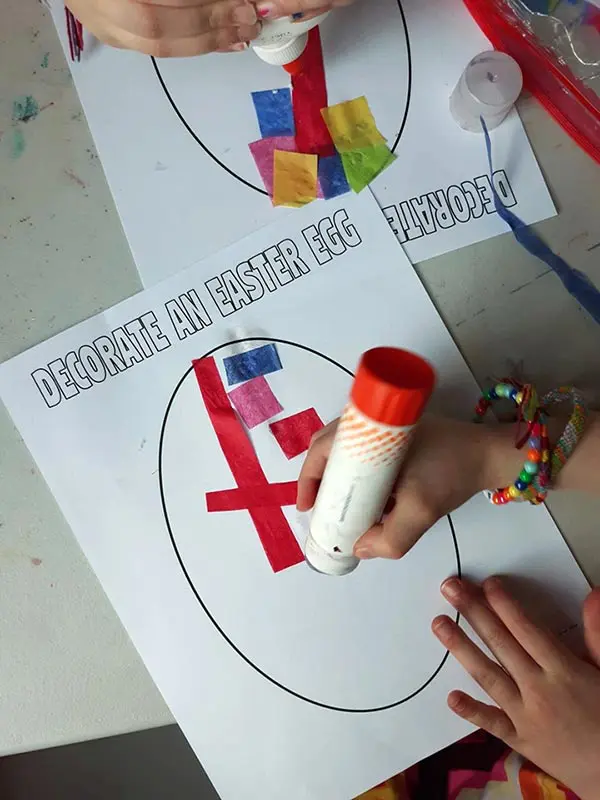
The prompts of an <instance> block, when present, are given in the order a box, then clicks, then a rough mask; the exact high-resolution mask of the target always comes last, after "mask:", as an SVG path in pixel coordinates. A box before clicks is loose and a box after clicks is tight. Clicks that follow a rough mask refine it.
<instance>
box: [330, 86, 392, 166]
mask: <svg viewBox="0 0 600 800" xmlns="http://www.w3.org/2000/svg"><path fill="white" fill-rule="evenodd" d="M321 114H322V116H323V119H324V120H325V124H326V125H327V128H328V129H329V134H330V136H331V138H332V139H333V143H334V144H335V147H336V149H337V151H338V153H347V152H348V151H349V150H361V149H363V148H365V147H372V146H373V145H376V144H385V139H384V137H383V136H382V135H381V133H379V131H378V130H377V125H376V124H375V118H374V117H373V114H372V113H371V109H370V108H369V104H368V103H367V98H366V97H364V96H363V97H357V98H355V99H354V100H348V101H346V102H345V103H338V104H337V105H335V106H329V107H328V108H323V109H322V110H321Z"/></svg>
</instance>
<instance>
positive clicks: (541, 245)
mask: <svg viewBox="0 0 600 800" xmlns="http://www.w3.org/2000/svg"><path fill="white" fill-rule="evenodd" d="M481 125H482V127H483V133H484V135H485V146H486V149H487V155H488V163H489V166H490V177H491V178H492V181H491V184H492V192H493V195H494V205H495V207H496V211H497V212H498V216H499V217H500V218H501V219H502V220H504V222H506V224H507V225H508V226H509V227H510V229H511V230H512V232H513V234H514V236H515V239H516V240H517V242H518V243H519V244H520V245H521V246H522V247H524V248H525V250H527V251H528V252H529V253H531V255H532V256H535V257H536V258H539V259H540V261H543V262H544V264H547V265H548V266H549V267H550V268H551V269H552V270H553V271H554V272H555V273H556V275H558V277H559V278H560V280H561V281H562V285H563V286H564V287H565V289H566V290H567V292H569V294H570V295H571V297H574V298H575V300H577V302H578V303H579V304H580V305H581V306H583V308H585V310H586V311H587V312H588V314H589V315H590V316H591V317H592V318H593V319H594V320H595V321H596V322H597V323H599V324H600V292H599V291H598V289H597V288H596V287H595V286H594V284H593V283H592V281H591V280H590V279H589V278H588V276H587V275H585V274H584V273H583V272H581V270H579V269H575V268H574V267H571V266H569V264H567V262H566V261H565V260H564V259H563V258H561V257H560V256H559V255H557V254H556V253H555V252H554V251H553V250H551V249H550V248H549V247H548V245H547V244H546V243H545V242H544V241H542V239H540V237H539V236H538V235H537V233H535V231H534V230H533V229H532V228H530V227H529V226H528V225H526V224H525V223H524V222H523V220H522V219H519V217H517V215H516V214H513V212H512V211H510V209H508V208H506V206H505V205H504V204H503V202H502V200H501V199H500V197H499V196H498V192H497V191H496V189H495V187H494V181H493V176H494V168H493V166H492V142H491V139H490V134H489V131H488V129H487V125H486V124H485V120H484V119H483V117H481Z"/></svg>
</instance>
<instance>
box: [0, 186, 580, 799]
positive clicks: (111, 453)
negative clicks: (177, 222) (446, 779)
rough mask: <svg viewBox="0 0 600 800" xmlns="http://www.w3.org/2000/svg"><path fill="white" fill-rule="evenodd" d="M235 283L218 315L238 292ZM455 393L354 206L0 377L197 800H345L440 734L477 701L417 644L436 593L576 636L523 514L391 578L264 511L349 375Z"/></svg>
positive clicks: (294, 217) (283, 497)
mask: <svg viewBox="0 0 600 800" xmlns="http://www.w3.org/2000/svg"><path fill="white" fill-rule="evenodd" d="M241 274H244V275H245V277H246V280H247V281H249V280H250V279H252V280H253V286H254V288H253V290H252V292H251V293H244V291H243V290H242V288H241V283H240V282H239V278H238V276H239V275H241ZM381 344H386V345H397V346H402V347H406V348H409V349H411V350H413V351H416V352H419V353H421V354H422V355H424V356H425V357H427V358H429V359H430V360H431V361H432V362H433V364H434V366H435V368H436V370H437V372H438V376H439V385H438V388H437V390H436V395H435V398H434V399H435V403H436V404H437V405H438V407H441V408H443V409H444V410H445V411H446V412H447V413H448V414H452V413H460V412H461V411H462V412H463V413H468V409H469V408H471V407H472V405H473V403H474V402H475V400H476V397H477V394H478V389H477V387H476V385H475V382H474V380H473V378H472V376H471V375H470V373H469V371H468V369H467V367H466V365H465V363H464V361H463V360H462V358H461V356H460V354H459V352H458V350H457V348H456V346H455V345H454V343H453V341H452V339H451V337H450V335H449V334H448V332H447V331H446V329H445V328H444V326H443V324H442V321H441V320H440V318H439V316H438V315H437V313H436V311H435V309H434V307H433V305H432V304H431V302H430V300H429V298H428V297H427V294H426V292H425V291H424V289H423V288H422V286H421V284H420V282H419V280H418V278H417V276H416V274H415V273H414V271H413V269H412V267H411V266H410V264H409V263H408V261H407V259H406V256H405V255H404V254H403V252H402V249H401V248H400V247H399V246H398V243H397V241H396V239H395V237H394V235H393V233H392V231H391V230H390V228H389V226H388V224H387V222H386V221H385V218H384V217H383V215H382V214H381V213H380V210H379V208H378V206H377V204H376V202H375V201H374V199H373V198H372V196H371V195H370V194H368V193H364V194H362V195H360V196H358V197H357V196H353V195H347V196H345V197H341V198H337V199H336V200H332V201H331V202H330V203H328V204H327V205H323V204H317V203H313V204H311V205H309V206H306V207H305V208H302V209H299V210H298V211H297V213H294V214H290V215H288V216H286V217H284V218H282V219H280V220H279V221H278V222H276V223H275V224H274V225H272V226H268V227H266V228H263V229H262V230H260V231H259V232H257V233H255V234H253V235H252V236H251V237H249V238H247V239H244V240H242V241H240V242H238V243H237V244H235V245H233V246H231V247H230V248H227V249H225V250H223V251H222V252H221V253H219V254H217V255H215V256H212V257H210V258H208V259H206V260H204V261H202V262H200V263H198V264H197V265H195V266H193V267H191V268H190V269H188V270H186V271H184V272H182V273H180V274H179V275H177V276H175V277H172V278H169V279H168V280H166V281H165V282H163V283H161V284H159V285H157V286H155V287H153V288H152V289H148V290H146V291H144V292H141V293H140V294H138V295H136V296H134V297H132V298H130V299H128V300H126V301H124V302H123V303H120V304H119V305H117V306H115V307H114V308H112V309H110V310H108V311H106V312H104V313H102V314H99V315H98V316H95V317H93V318H92V319H89V320H87V321H85V322H82V323H81V324H79V325H77V326H75V327H73V328H71V329H70V330H67V331H65V332H63V333H61V334H59V335H57V336H55V337H54V338H52V339H50V340H49V341H47V342H44V343H42V344H40V345H38V346H36V347H34V348H33V349H31V350H29V351H27V352H25V353H23V354H22V355H20V356H17V357H16V358H14V359H12V360H11V361H8V362H7V363H5V364H3V365H2V366H1V367H0V396H1V397H2V399H3V401H4V403H5V404H6V406H7V408H8V410H9V412H10V414H11V416H12V418H13V420H14V422H15V423H16V425H17V427H18V429H19V431H20V432H21V434H22V436H23V438H24V440H25V442H26V444H27V446H28V447H29V449H30V450H31V453H32V454H33V456H34V458H35V459H36V461H37V463H38V465H39V468H40V470H41V472H42V473H43V475H44V477H45V479H46V481H47V483H48V486H49V487H50V490H51V491H52V492H53V494H54V496H55V498H56V500H57V502H58V503H59V505H60V507H61V509H62V511H63V513H64V515H65V517H66V519H67V521H68V522H69V524H70V526H71V528H72V530H73V533H74V535H75V536H76V537H77V539H78V541H79V543H80V544H81V547H82V548H83V550H84V552H85V554H86V556H87V558H88V559H89V561H90V563H91V565H92V567H93V568H94V570H95V571H96V573H97V575H98V577H99V579H100V581H101V583H102V585H103V587H104V589H105V591H106V593H107V595H108V597H109V598H110V600H111V602H112V603H113V605H114V607H115V609H116V611H117V613H118V614H119V615H120V617H121V620H122V621H123V624H124V625H125V627H126V629H127V631H128V632H129V634H130V636H131V638H132V640H133V642H134V644H135V645H136V647H137V648H138V650H139V652H140V654H141V656H142V658H143V659H144V661H145V663H146V665H147V667H148V669H149V671H150V673H151V675H152V676H153V678H154V680H155V682H156V684H157V686H158V687H159V689H160V690H161V692H162V694H163V695H164V697H165V699H166V701H167V703H168V704H169V706H170V708H171V710H172V712H173V714H174V716H175V718H176V719H177V721H178V723H179V724H180V726H181V728H182V730H183V731H184V733H185V735H186V736H187V738H188V739H189V742H190V744H191V746H192V747H193V749H194V751H195V752H196V754H197V755H198V758H199V759H200V760H201V762H202V764H203V765H204V767H205V769H206V770H207V772H208V774H209V776H210V778H211V779H212V781H213V783H214V785H215V787H216V789H217V791H218V792H219V793H220V795H221V797H222V798H223V800H256V798H257V797H260V798H261V800H280V798H281V797H285V798H286V800H348V798H350V797H354V796H356V795H358V794H360V793H361V792H363V791H365V790H366V789H368V788H369V787H371V786H373V785H375V784H377V783H378V782H380V781H381V780H383V779H385V778H387V777H389V776H391V775H393V774H395V773H396V772H398V771H400V770H401V769H403V768H405V767H407V766H408V765H410V764H412V763H414V762H416V761H418V760H419V759H421V758H423V757H424V756H426V755H427V754H429V753H431V752H433V751H435V750H438V749H440V748H442V747H443V746H445V745H447V744H449V743H450V742H452V741H453V740H456V739H459V738H460V737H462V736H463V735H465V734H466V733H467V732H468V730H469V728H468V726H467V725H466V724H465V723H464V722H462V721H461V720H459V719H458V718H457V717H455V716H454V715H453V714H451V712H450V711H449V710H448V708H447V706H446V695H447V693H448V692H449V691H450V690H452V689H454V688H457V687H459V688H463V689H465V690H467V691H470V692H474V693H475V694H479V693H478V691H477V689H476V688H475V687H474V685H473V684H472V682H471V680H470V679H469V678H468V677H467V676H466V675H465V673H464V672H463V671H462V669H461V668H459V667H458V666H457V665H456V663H455V662H454V661H453V660H451V659H450V658H448V657H447V655H446V653H445V652H444V650H443V648H442V647H441V646H440V644H439V643H438V642H437V640H436V639H435V638H434V637H433V635H432V634H431V632H430V624H431V621H432V619H433V618H434V616H435V615H437V614H439V613H443V612H450V613H451V609H450V608H449V607H448V606H447V605H446V604H445V601H444V600H443V598H442V597H441V595H440V592H439V586H440V583H441V582H442V581H443V579H444V578H446V577H447V576H449V575H453V574H456V573H457V572H462V573H464V574H466V575H469V576H471V577H473V578H475V579H477V578H483V577H486V576H487V575H489V574H490V573H491V572H499V573H503V574H508V575H511V576H512V577H513V578H514V579H515V580H517V581H518V583H519V585H520V586H525V587H529V588H532V589H533V590H534V596H539V594H537V592H538V589H539V586H538V584H540V583H541V584H542V585H543V586H544V587H545V588H546V590H547V591H548V592H549V594H550V596H551V598H552V602H551V603H548V602H546V601H544V602H543V603H540V602H537V604H536V605H537V608H538V610H539V608H542V609H544V610H545V612H546V613H547V616H548V618H549V621H550V622H551V624H552V625H553V627H554V628H555V629H557V630H559V631H561V630H565V629H571V628H572V626H575V628H574V629H573V630H574V631H575V632H577V627H576V626H577V624H578V621H579V608H580V605H581V602H582V599H583V597H584V596H585V594H586V592H587V583H586V581H585V579H584V577H583V575H582V573H581V572H580V570H579V568H578V567H577V565H576V563H575V561H574V560H573V558H572V556H571V555H570V553H569V551H568V549H567V547H566V545H565V543H564V541H563V539H562V537H561V535H560V533H559V531H558V530H557V528H556V527H555V525H554V523H553V521H552V519H551V518H550V516H549V514H548V513H547V512H546V510H545V509H544V508H543V507H542V508H533V507H530V506H525V505H523V506H520V505H517V504H513V505H511V506H510V507H509V508H502V509H498V508H495V507H493V506H491V505H490V504H489V503H488V502H487V500H485V498H483V497H481V496H480V497H476V498H475V499H473V500H472V501H471V502H470V503H468V504H467V505H466V506H464V507H463V508H461V509H460V510H458V511H457V512H456V513H453V514H452V516H451V518H444V519H442V520H441V521H440V522H439V523H438V524H437V525H436V526H435V527H434V528H433V529H432V530H431V531H430V532H429V533H428V534H427V535H426V536H425V537H424V538H423V539H422V540H421V541H420V543H419V544H418V545H417V546H416V547H415V548H414V550H412V551H411V552H410V554H409V555H408V556H406V558H404V559H402V560H401V561H399V562H395V561H394V562H392V561H370V562H365V563H363V564H361V565H360V566H359V567H358V569H356V571H355V572H353V573H352V574H351V575H348V576H346V577H342V578H333V577H326V576H324V575H320V574H318V573H316V572H314V571H313V570H311V569H310V568H309V567H308V566H307V565H306V563H304V562H303V561H302V557H301V548H302V545H303V543H304V540H305V536H306V531H307V520H306V519H305V518H302V517H300V516H299V515H298V514H297V513H296V511H295V509H294V506H293V505H291V504H290V503H293V494H292V498H291V500H290V493H289V492H290V490H289V485H290V484H291V485H292V487H293V484H294V482H295V481H296V480H297V478H298V474H299V470H300V467H301V464H302V461H303V458H304V454H305V452H306V448H307V447H308V441H309V439H310V434H311V432H312V431H313V430H314V429H316V428H318V427H319V425H320V424H321V423H328V422H330V421H331V420H333V419H334V418H336V417H337V416H338V415H339V413H340V411H341V409H342V408H343V406H344V403H345V401H346V399H347V396H348V391H349V388H350V385H351V380H352V371H353V370H354V369H355V366H356V364H357V362H358V359H359V356H360V354H361V353H362V352H363V351H365V350H366V349H368V348H370V347H374V346H377V345H381Z"/></svg>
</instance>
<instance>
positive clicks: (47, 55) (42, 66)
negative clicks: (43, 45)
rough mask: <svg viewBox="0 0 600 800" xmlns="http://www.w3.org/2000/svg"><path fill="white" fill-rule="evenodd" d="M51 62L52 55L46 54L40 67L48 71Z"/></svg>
mask: <svg viewBox="0 0 600 800" xmlns="http://www.w3.org/2000/svg"><path fill="white" fill-rule="evenodd" d="M49 60H50V53H44V57H43V58H42V60H41V62H40V67H41V68H42V69H48V61H49Z"/></svg>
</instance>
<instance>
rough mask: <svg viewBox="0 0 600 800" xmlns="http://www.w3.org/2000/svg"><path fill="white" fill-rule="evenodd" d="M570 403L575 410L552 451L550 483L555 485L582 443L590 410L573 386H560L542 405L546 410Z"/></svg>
mask: <svg viewBox="0 0 600 800" xmlns="http://www.w3.org/2000/svg"><path fill="white" fill-rule="evenodd" d="M567 401H570V402H571V403H572V405H573V410H572V412H571V416H570V417H569V421H568V422H567V424H566V426H565V429H564V431H563V432H562V436H561V437H560V439H559V440H558V442H557V443H556V446H555V447H554V450H553V451H552V459H551V462H550V465H551V467H550V482H551V483H554V482H555V481H556V478H557V477H558V474H559V472H560V471H561V469H562V468H563V467H564V465H565V464H566V463H567V461H568V460H569V458H570V457H571V455H572V454H573V451H574V450H575V448H576V447H577V445H578V444H579V442H580V441H581V438H582V436H583V432H584V431H585V426H586V424H587V419H588V408H587V404H586V402H585V399H584V397H583V395H582V394H581V392H580V391H579V390H578V389H575V387H573V386H559V387H558V388H557V389H553V390H552V391H550V392H548V394H546V395H544V397H543V398H542V405H543V406H544V408H546V409H547V408H548V407H549V406H553V405H558V404H559V403H564V402H567Z"/></svg>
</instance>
